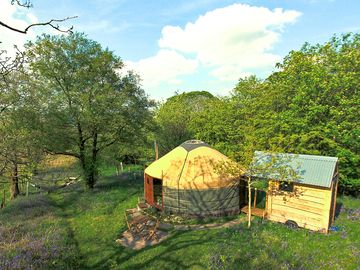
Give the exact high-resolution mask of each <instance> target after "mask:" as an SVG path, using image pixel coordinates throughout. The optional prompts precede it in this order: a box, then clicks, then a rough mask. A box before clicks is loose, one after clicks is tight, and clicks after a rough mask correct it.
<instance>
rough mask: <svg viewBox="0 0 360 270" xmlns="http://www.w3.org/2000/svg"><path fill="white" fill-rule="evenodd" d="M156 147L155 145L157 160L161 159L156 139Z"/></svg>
mask: <svg viewBox="0 0 360 270" xmlns="http://www.w3.org/2000/svg"><path fill="white" fill-rule="evenodd" d="M154 147H155V160H158V159H159V147H158V144H157V142H156V141H154Z"/></svg>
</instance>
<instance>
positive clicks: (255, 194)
mask: <svg viewBox="0 0 360 270" xmlns="http://www.w3.org/2000/svg"><path fill="white" fill-rule="evenodd" d="M256 196H257V188H255V190H254V208H256Z"/></svg>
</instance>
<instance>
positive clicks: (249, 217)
mask: <svg viewBox="0 0 360 270" xmlns="http://www.w3.org/2000/svg"><path fill="white" fill-rule="evenodd" d="M250 181H251V179H250V176H248V195H249V198H248V207H249V209H248V228H250V226H251V182H250Z"/></svg>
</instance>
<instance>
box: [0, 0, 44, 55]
mask: <svg viewBox="0 0 360 270" xmlns="http://www.w3.org/2000/svg"><path fill="white" fill-rule="evenodd" d="M0 4H1V9H0V18H1V21H2V22H3V23H5V24H7V25H9V26H11V27H14V28H16V29H20V30H24V29H25V28H26V27H27V26H28V25H29V24H31V23H36V22H38V19H37V17H36V16H35V15H33V14H32V13H30V12H29V11H28V10H27V9H26V8H20V7H18V6H16V5H11V4H10V1H4V0H0ZM34 37H35V33H34V31H33V30H31V29H30V30H29V32H28V34H21V33H17V32H14V31H11V30H9V29H7V28H5V27H2V26H0V41H1V43H0V50H7V51H8V52H9V54H10V55H11V53H12V52H13V46H14V45H17V46H18V47H19V48H22V47H23V45H24V43H25V42H26V40H28V39H32V38H34Z"/></svg>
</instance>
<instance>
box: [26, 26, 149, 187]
mask: <svg viewBox="0 0 360 270" xmlns="http://www.w3.org/2000/svg"><path fill="white" fill-rule="evenodd" d="M27 50H28V51H27V55H28V57H29V67H30V70H31V77H32V78H33V81H32V87H33V88H35V89H37V91H38V96H37V100H38V107H39V115H38V122H37V129H39V130H41V133H42V135H43V138H44V139H43V143H44V145H45V146H46V148H47V151H48V152H50V153H53V154H64V155H70V156H74V157H76V158H78V159H79V161H80V164H81V167H82V170H83V173H84V178H85V179H86V183H87V186H88V187H89V188H93V187H94V184H95V182H96V179H97V168H98V157H99V153H100V152H102V151H104V150H105V149H106V148H108V147H109V146H111V145H114V144H121V143H124V142H131V141H132V140H133V137H135V136H136V134H137V133H138V132H140V131H141V130H142V129H144V128H146V124H147V123H148V122H149V119H150V118H151V116H152V115H151V112H150V110H149V109H150V107H151V106H152V104H151V102H149V100H148V99H147V97H146V95H145V93H144V91H143V90H142V89H141V88H140V86H139V78H138V77H137V76H136V75H135V74H133V73H128V74H127V75H125V76H120V75H119V70H121V68H122V67H123V63H122V61H121V59H120V58H119V57H117V56H115V55H114V53H113V52H111V51H109V50H108V49H105V50H104V49H102V48H101V46H100V44H99V43H97V42H95V41H93V40H90V39H88V38H86V36H85V35H84V34H81V33H74V34H71V35H68V36H48V35H44V36H42V37H41V38H38V39H37V41H36V42H35V43H31V42H30V43H28V44H27Z"/></svg>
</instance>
